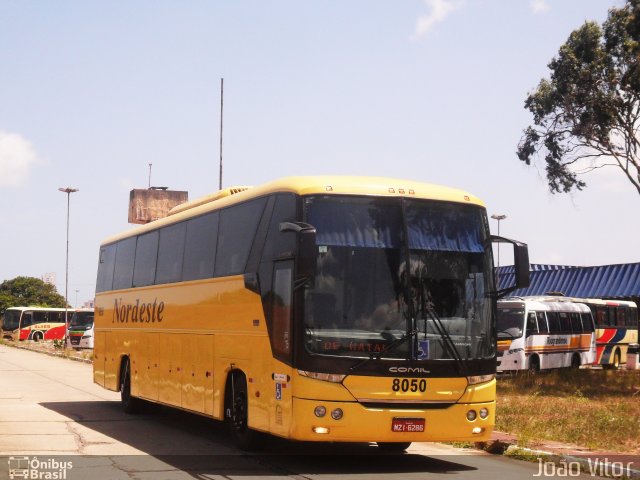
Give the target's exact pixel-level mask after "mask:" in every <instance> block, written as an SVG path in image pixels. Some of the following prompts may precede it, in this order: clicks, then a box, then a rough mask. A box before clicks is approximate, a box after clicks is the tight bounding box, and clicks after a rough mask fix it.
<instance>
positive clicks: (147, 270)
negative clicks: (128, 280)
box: [133, 230, 158, 287]
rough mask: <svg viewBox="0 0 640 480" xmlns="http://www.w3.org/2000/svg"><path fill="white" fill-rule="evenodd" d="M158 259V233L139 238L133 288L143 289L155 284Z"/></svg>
mask: <svg viewBox="0 0 640 480" xmlns="http://www.w3.org/2000/svg"><path fill="white" fill-rule="evenodd" d="M157 257H158V231H157V230H156V231H155V232H150V233H145V234H144V235H140V236H139V237H138V244H137V246H136V260H135V267H134V269H133V286H134V287H143V286H145V285H151V284H153V279H154V278H155V276H156V258H157Z"/></svg>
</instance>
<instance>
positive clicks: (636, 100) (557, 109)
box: [517, 0, 640, 193]
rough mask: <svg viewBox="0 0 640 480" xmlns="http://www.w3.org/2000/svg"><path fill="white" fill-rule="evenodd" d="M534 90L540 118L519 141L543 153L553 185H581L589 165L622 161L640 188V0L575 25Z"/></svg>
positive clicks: (527, 156) (531, 103) (531, 100)
mask: <svg viewBox="0 0 640 480" xmlns="http://www.w3.org/2000/svg"><path fill="white" fill-rule="evenodd" d="M548 66H549V69H550V71H551V75H550V78H549V79H546V78H545V79H542V80H541V81H540V83H539V85H538V87H537V89H536V90H535V91H534V92H533V93H531V94H529V96H528V97H527V99H526V101H525V108H526V109H528V110H529V111H530V112H531V113H532V114H533V125H531V126H529V127H528V128H527V129H526V130H525V131H524V133H523V136H522V138H521V140H520V143H519V144H518V150H517V154H518V158H519V159H520V160H522V161H524V162H526V163H527V165H530V164H531V162H532V160H535V159H539V158H541V157H542V158H544V162H545V166H546V176H547V181H548V184H549V189H550V191H551V192H552V193H566V192H570V191H571V190H572V189H574V188H575V189H578V190H582V189H583V188H584V187H585V186H586V183H585V182H584V180H583V179H582V178H583V177H582V175H583V174H584V173H587V172H590V171H593V170H595V169H598V168H603V167H607V168H618V169H620V170H621V172H623V173H624V175H626V177H627V179H628V180H629V181H630V182H631V183H632V184H633V186H634V187H635V188H636V189H637V191H638V193H640V151H639V147H640V139H639V138H638V133H639V130H638V129H639V128H640V0H627V3H626V5H624V6H623V7H621V8H612V9H611V10H609V15H608V17H607V20H606V21H605V22H604V23H603V24H602V26H600V25H598V24H597V23H595V22H586V23H585V24H584V25H582V26H581V27H580V28H578V29H577V30H574V31H573V32H572V33H571V35H570V36H569V39H568V40H567V42H566V43H565V44H564V45H562V46H561V47H560V51H559V52H558V55H557V57H555V58H554V59H553V60H551V63H549V65H548Z"/></svg>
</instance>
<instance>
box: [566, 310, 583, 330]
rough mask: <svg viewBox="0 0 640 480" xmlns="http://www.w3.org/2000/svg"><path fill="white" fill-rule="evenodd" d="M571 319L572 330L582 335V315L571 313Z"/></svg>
mask: <svg viewBox="0 0 640 480" xmlns="http://www.w3.org/2000/svg"><path fill="white" fill-rule="evenodd" d="M569 317H570V318H571V330H572V331H573V332H574V333H581V332H582V320H581V319H580V314H579V313H578V312H571V313H570V314H569Z"/></svg>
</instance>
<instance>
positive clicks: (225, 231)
mask: <svg viewBox="0 0 640 480" xmlns="http://www.w3.org/2000/svg"><path fill="white" fill-rule="evenodd" d="M266 203H267V199H266V198H258V199H256V200H251V201H249V202H247V203H241V204H239V205H234V206H231V207H227V208H225V209H223V210H222V211H221V213H220V224H219V227H218V251H217V252H216V261H215V268H214V272H215V273H214V275H215V276H216V277H225V276H229V275H238V274H241V273H244V269H245V266H246V265H247V259H248V258H249V252H250V251H251V245H252V244H253V240H254V236H255V234H256V230H257V229H258V223H259V222H260V219H261V218H262V212H263V211H264V207H265V205H266Z"/></svg>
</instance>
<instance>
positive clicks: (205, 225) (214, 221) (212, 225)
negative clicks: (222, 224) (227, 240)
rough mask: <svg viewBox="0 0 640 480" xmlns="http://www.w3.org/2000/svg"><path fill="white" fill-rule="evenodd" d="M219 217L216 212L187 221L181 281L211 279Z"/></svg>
mask: <svg viewBox="0 0 640 480" xmlns="http://www.w3.org/2000/svg"><path fill="white" fill-rule="evenodd" d="M219 217H220V214H219V213H218V212H211V213H207V214H206V215H202V216H200V217H196V218H192V219H190V220H188V221H187V237H186V239H185V246H184V262H183V264H182V281H184V282H186V281H187V280H200V279H202V278H211V277H213V264H214V260H215V258H216V250H217V246H218V219H219Z"/></svg>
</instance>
